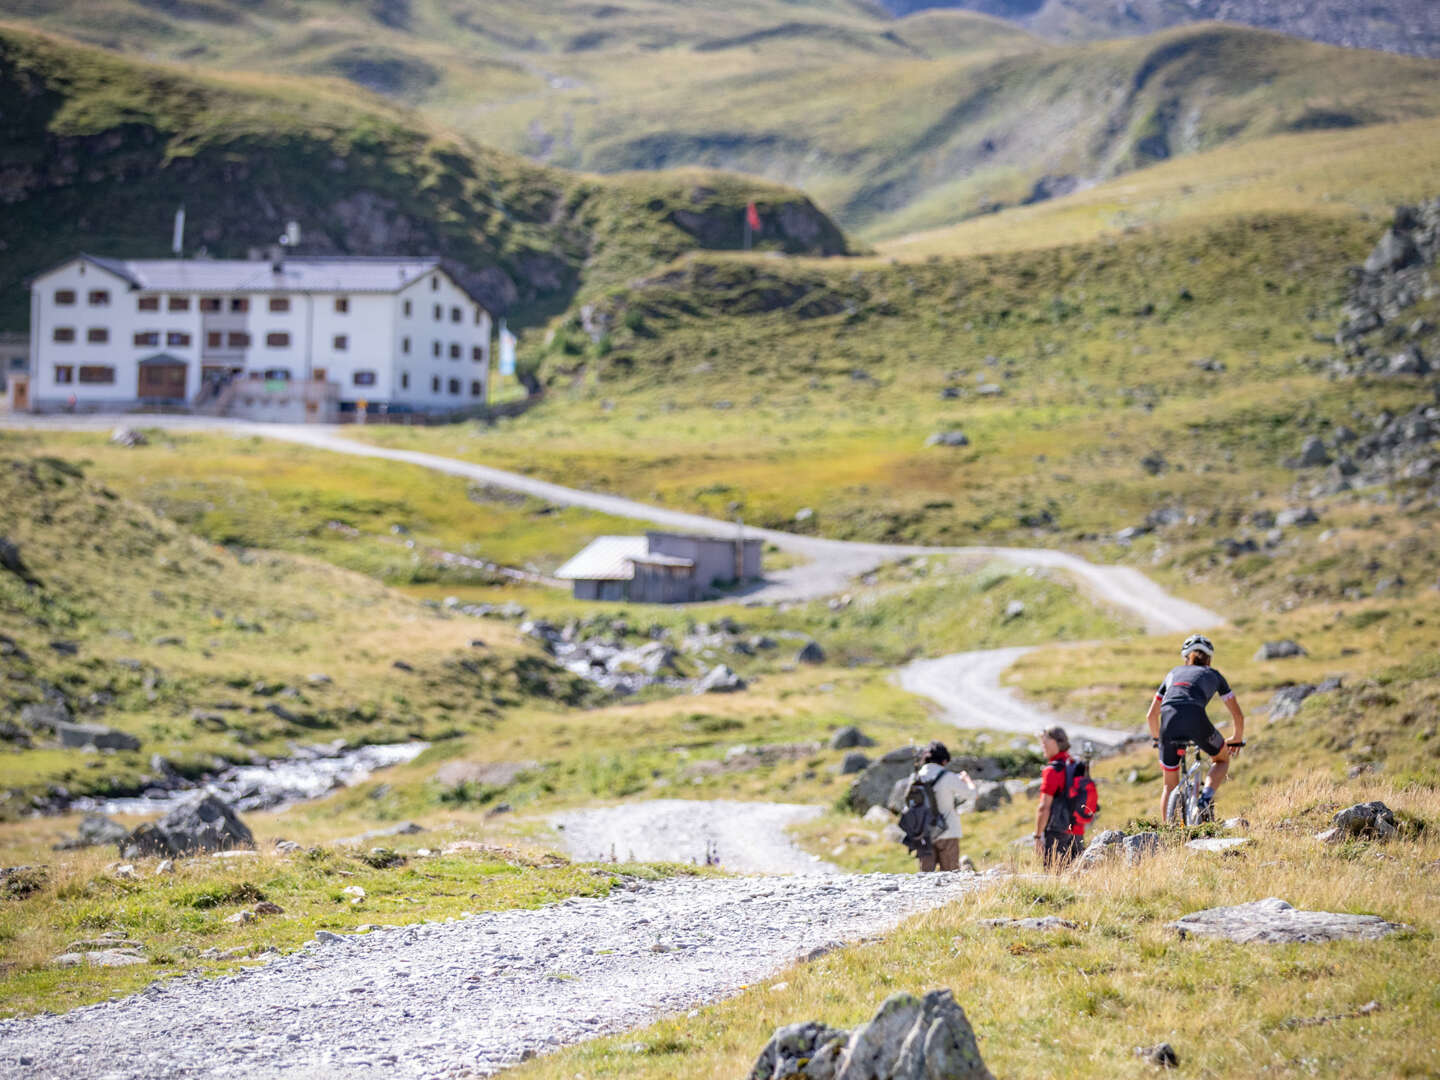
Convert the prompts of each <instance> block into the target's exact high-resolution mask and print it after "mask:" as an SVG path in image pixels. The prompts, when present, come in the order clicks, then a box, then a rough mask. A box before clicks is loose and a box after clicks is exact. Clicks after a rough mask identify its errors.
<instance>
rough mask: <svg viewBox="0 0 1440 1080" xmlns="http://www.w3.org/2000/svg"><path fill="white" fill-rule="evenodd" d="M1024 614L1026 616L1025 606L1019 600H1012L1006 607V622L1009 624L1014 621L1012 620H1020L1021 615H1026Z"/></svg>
mask: <svg viewBox="0 0 1440 1080" xmlns="http://www.w3.org/2000/svg"><path fill="white" fill-rule="evenodd" d="M1024 614H1025V605H1024V604H1023V603H1021V602H1020V601H1019V600H1011V601H1010V603H1008V604H1006V605H1005V620H1006V621H1007V622H1009V621H1010V620H1012V619H1018V618H1020V616H1021V615H1024Z"/></svg>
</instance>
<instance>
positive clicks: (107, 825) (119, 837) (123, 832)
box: [55, 814, 130, 851]
mask: <svg viewBox="0 0 1440 1080" xmlns="http://www.w3.org/2000/svg"><path fill="white" fill-rule="evenodd" d="M129 835H130V830H129V829H127V828H125V826H124V825H121V824H120V823H119V822H118V821H111V820H110V819H109V818H108V817H106V816H105V815H104V814H86V815H85V820H84V821H82V822H80V827H79V828H78V829H76V830H75V835H74V836H70V837H66V838H65V839H64V840H62V841H60V843H58V844H56V845H55V850H56V851H74V850H75V849H77V848H87V847H100V846H102V845H104V844H120V843H123V842H124V840H125V838H126V837H128V836H129Z"/></svg>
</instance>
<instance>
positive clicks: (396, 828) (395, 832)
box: [275, 761, 518, 847]
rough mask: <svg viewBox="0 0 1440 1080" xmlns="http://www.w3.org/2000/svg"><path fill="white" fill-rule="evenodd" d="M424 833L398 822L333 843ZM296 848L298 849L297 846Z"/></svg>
mask: <svg viewBox="0 0 1440 1080" xmlns="http://www.w3.org/2000/svg"><path fill="white" fill-rule="evenodd" d="M469 764H472V763H471V762H465V761H452V762H450V765H469ZM447 767H448V766H442V767H441V769H440V772H438V773H436V774H435V779H436V780H439V779H440V774H441V773H443V772H444V771H445V769H446V768H447ZM517 775H518V774H517ZM463 782H464V781H462V780H457V781H454V782H452V783H450V784H448V785H447V786H449V787H454V786H455V785H456V784H460V783H463ZM424 831H425V827H424V826H423V825H416V824H415V822H413V821H401V822H398V823H397V824H394V825H386V826H385V827H384V828H383V829H370V830H369V831H367V832H363V833H360V834H359V835H358V836H347V837H346V838H345V839H343V840H336V841H335V843H336V844H340V845H345V846H354V845H356V844H363V843H366V842H367V841H370V840H379V839H381V838H382V837H386V836H413V835H414V834H415V833H422V832H424ZM280 843H288V841H281V842H279V843H276V845H275V846H276V847H279V846H280ZM296 846H297V847H298V846H299V845H298V844H297V845H296Z"/></svg>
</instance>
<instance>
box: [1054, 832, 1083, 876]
mask: <svg viewBox="0 0 1440 1080" xmlns="http://www.w3.org/2000/svg"><path fill="white" fill-rule="evenodd" d="M1084 848H1085V839H1084V837H1080V836H1074V835H1072V834H1070V833H1053V832H1047V833H1046V834H1045V866H1046V867H1047V868H1048V869H1051V870H1060V869H1063V868H1064V867H1066V866H1068V865H1069V864H1070V863H1072V862H1074V861H1075V858H1076V856H1078V855H1079V854H1080V852H1081V851H1083V850H1084Z"/></svg>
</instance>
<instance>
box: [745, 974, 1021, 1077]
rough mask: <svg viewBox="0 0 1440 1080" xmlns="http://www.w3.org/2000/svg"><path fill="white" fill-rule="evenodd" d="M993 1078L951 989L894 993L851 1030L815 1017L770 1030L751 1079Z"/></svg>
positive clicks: (751, 1073)
mask: <svg viewBox="0 0 1440 1080" xmlns="http://www.w3.org/2000/svg"><path fill="white" fill-rule="evenodd" d="M782 1077H805V1078H808V1080H877V1078H880V1077H884V1078H885V1080H993V1077H992V1074H991V1072H990V1070H989V1069H987V1068H986V1067H985V1062H984V1061H983V1060H982V1059H981V1057H980V1048H979V1046H978V1045H977V1043H976V1041H975V1032H974V1031H973V1030H972V1029H971V1027H970V1022H969V1021H968V1020H967V1019H966V1018H965V1011H964V1010H963V1009H961V1008H960V1006H959V1005H957V1004H956V1003H955V998H954V996H953V995H952V994H951V992H950V991H949V990H932V991H930V993H928V994H926V995H925V996H924V998H917V997H915V996H914V995H913V994H895V995H893V996H892V997H890V998H888V999H886V1001H885V1003H884V1004H883V1005H881V1006H880V1009H879V1011H878V1012H876V1014H875V1016H874V1017H873V1018H872V1019H871V1020H870V1021H869V1022H868V1023H864V1024H861V1025H860V1026H859V1027H858V1028H856V1029H855V1030H854V1031H853V1032H848V1033H847V1032H845V1031H841V1030H839V1029H837V1028H832V1027H829V1026H828V1025H826V1024H824V1023H821V1022H820V1021H818V1020H812V1021H809V1022H808V1023H803V1024H791V1025H789V1026H787V1027H783V1028H780V1029H779V1030H778V1031H776V1032H775V1034H774V1036H772V1038H771V1039H770V1042H769V1043H767V1044H766V1046H765V1049H764V1050H763V1051H761V1054H760V1057H759V1059H758V1060H757V1061H756V1062H755V1065H754V1067H753V1068H752V1069H751V1070H750V1076H749V1080H781V1078H782Z"/></svg>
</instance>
